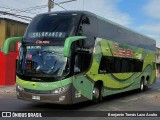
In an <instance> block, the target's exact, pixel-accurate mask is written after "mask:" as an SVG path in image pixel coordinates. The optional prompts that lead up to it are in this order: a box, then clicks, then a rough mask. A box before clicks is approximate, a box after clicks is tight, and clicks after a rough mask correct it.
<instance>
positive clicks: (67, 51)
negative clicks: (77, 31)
mask: <svg viewBox="0 0 160 120" xmlns="http://www.w3.org/2000/svg"><path fill="white" fill-rule="evenodd" d="M86 38H87V37H85V36H73V37H68V38H67V39H66V40H65V43H64V51H63V55H64V57H70V55H71V46H72V43H73V42H75V41H78V40H82V39H86Z"/></svg>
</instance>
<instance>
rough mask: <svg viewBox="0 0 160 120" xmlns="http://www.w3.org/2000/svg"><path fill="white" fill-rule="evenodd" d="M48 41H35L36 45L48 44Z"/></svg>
mask: <svg viewBox="0 0 160 120" xmlns="http://www.w3.org/2000/svg"><path fill="white" fill-rule="evenodd" d="M49 43H50V41H47V40H37V41H36V44H49Z"/></svg>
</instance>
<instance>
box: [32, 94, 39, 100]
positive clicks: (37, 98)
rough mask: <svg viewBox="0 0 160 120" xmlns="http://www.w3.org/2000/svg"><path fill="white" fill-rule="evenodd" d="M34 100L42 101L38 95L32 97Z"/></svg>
mask: <svg viewBox="0 0 160 120" xmlns="http://www.w3.org/2000/svg"><path fill="white" fill-rule="evenodd" d="M32 99H33V100H40V96H38V95H32Z"/></svg>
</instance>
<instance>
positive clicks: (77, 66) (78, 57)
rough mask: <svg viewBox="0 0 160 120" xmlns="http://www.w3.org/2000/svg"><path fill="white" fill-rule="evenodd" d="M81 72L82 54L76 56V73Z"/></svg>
mask: <svg viewBox="0 0 160 120" xmlns="http://www.w3.org/2000/svg"><path fill="white" fill-rule="evenodd" d="M79 72H81V58H80V55H78V54H77V55H76V56H75V61H74V73H79Z"/></svg>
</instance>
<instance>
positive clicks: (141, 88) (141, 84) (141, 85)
mask: <svg viewBox="0 0 160 120" xmlns="http://www.w3.org/2000/svg"><path fill="white" fill-rule="evenodd" d="M143 91H144V80H143V79H142V80H141V82H140V92H143Z"/></svg>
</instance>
